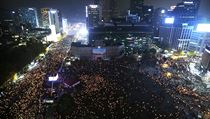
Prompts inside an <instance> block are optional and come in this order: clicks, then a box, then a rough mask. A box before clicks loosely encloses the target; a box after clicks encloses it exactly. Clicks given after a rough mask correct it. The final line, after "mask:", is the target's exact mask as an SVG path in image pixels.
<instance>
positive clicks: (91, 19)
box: [86, 5, 101, 28]
mask: <svg viewBox="0 0 210 119" xmlns="http://www.w3.org/2000/svg"><path fill="white" fill-rule="evenodd" d="M86 19H87V21H86V22H87V27H88V28H94V27H97V26H98V25H99V22H101V7H100V6H99V5H88V6H86Z"/></svg>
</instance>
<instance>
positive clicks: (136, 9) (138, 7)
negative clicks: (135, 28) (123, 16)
mask: <svg viewBox="0 0 210 119" xmlns="http://www.w3.org/2000/svg"><path fill="white" fill-rule="evenodd" d="M143 5H144V0H131V1H130V10H131V14H138V15H139V16H141V15H142V14H143Z"/></svg>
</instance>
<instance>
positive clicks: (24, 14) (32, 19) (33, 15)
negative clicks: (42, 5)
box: [15, 8, 39, 27]
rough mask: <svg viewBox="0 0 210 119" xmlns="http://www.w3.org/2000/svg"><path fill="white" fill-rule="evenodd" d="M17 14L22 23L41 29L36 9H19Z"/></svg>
mask: <svg viewBox="0 0 210 119" xmlns="http://www.w3.org/2000/svg"><path fill="white" fill-rule="evenodd" d="M15 14H16V15H17V17H18V20H19V22H20V23H23V24H30V25H31V26H32V27H39V22H38V16H37V10H36V8H19V9H18V10H17V11H16V13H15Z"/></svg>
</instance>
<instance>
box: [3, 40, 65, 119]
mask: <svg viewBox="0 0 210 119" xmlns="http://www.w3.org/2000/svg"><path fill="white" fill-rule="evenodd" d="M63 42H65V40H64V41H63ZM66 51H67V49H66V48H63V47H62V42H61V43H57V44H54V45H53V46H52V48H51V49H50V50H49V51H48V53H47V54H46V56H45V59H43V60H42V61H40V62H39V63H38V65H37V66H36V67H35V68H34V69H32V70H30V71H28V72H26V73H25V74H23V75H24V77H23V78H22V79H19V80H17V81H16V82H13V81H12V80H9V81H7V82H6V83H5V84H4V85H3V86H2V88H1V97H0V115H1V118H5V119H6V118H7V119H20V118H23V119H27V118H35V117H38V116H39V115H41V113H42V111H43V110H42V109H43V107H42V103H43V102H42V101H43V100H42V97H43V95H44V93H45V89H44V87H43V85H44V81H45V80H46V79H47V77H48V75H50V74H53V73H56V72H57V70H58V69H59V67H60V65H61V63H62V61H63V59H64V57H65V55H66ZM40 117H41V116H40Z"/></svg>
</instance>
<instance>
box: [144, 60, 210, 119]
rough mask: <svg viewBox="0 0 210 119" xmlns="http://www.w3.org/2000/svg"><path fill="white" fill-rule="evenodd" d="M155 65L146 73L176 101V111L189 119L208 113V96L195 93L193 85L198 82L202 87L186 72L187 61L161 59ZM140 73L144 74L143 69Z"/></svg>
mask: <svg viewBox="0 0 210 119" xmlns="http://www.w3.org/2000/svg"><path fill="white" fill-rule="evenodd" d="M157 64H159V65H156V66H155V67H153V68H151V69H149V70H148V69H147V70H146V73H148V75H149V76H150V77H151V79H153V80H154V81H156V82H157V83H158V84H159V85H160V86H162V87H163V88H164V89H165V90H166V92H167V93H168V94H169V95H170V96H171V97H172V98H173V99H174V100H176V101H175V102H176V103H175V105H176V108H177V109H178V110H182V111H184V112H185V115H188V116H189V117H191V118H193V117H194V118H195V117H197V116H198V115H204V114H205V113H206V112H208V108H209V106H210V103H209V99H210V97H209V94H201V93H199V91H196V88H197V87H198V85H195V84H197V83H198V82H199V83H200V84H199V85H200V86H202V82H201V80H199V79H198V78H195V76H193V75H192V74H191V73H190V72H189V71H188V70H187V68H188V62H187V60H184V59H176V60H174V59H171V58H164V57H161V58H160V59H159V60H158V62H157ZM166 64H167V65H166ZM141 71H143V72H144V71H145V69H142V70H141ZM169 74H170V75H169Z"/></svg>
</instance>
